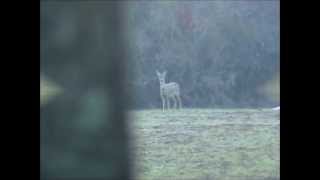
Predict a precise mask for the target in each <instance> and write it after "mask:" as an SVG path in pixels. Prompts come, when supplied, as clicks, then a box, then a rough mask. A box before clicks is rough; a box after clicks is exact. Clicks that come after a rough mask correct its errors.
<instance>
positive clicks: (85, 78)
mask: <svg viewBox="0 0 320 180" xmlns="http://www.w3.org/2000/svg"><path fill="white" fill-rule="evenodd" d="M121 8H122V7H121V4H119V3H115V2H109V1H107V2H104V1H101V2H100V1H97V2H89V1H88V2H87V1H75V2H73V1H70V2H69V1H64V2H63V1H62V2H59V1H58V2H57V1H42V2H41V23H40V25H41V39H40V42H41V48H40V50H41V74H42V75H44V76H46V78H48V79H49V80H50V81H51V83H53V84H54V87H55V89H54V90H52V89H50V87H53V86H48V87H47V86H45V87H44V86H43V85H47V84H46V83H41V93H42V92H44V93H43V94H41V104H40V109H41V119H40V120H41V122H40V124H41V127H40V133H41V134H40V135H41V136H40V137H41V140H40V151H41V154H40V163H41V164H40V176H41V179H42V180H46V179H55V180H59V179H93V180H94V179H122V180H126V179H131V174H130V166H129V150H128V136H129V134H128V131H127V125H126V121H125V112H126V111H125V110H126V104H127V102H126V101H127V96H126V94H125V93H124V91H125V90H124V81H125V66H124V60H125V54H126V53H125V51H124V50H125V46H124V44H125V43H123V40H122V36H123V33H122V29H123V27H122V24H121V22H122V17H121V14H122V12H121V11H122V10H121ZM51 85H52V84H51ZM57 87H59V90H62V91H59V93H58V94H57V93H52V92H56V90H57V89H56V88H57ZM49 92H50V93H49ZM51 94H54V96H53V95H52V96H51ZM49 96H50V99H49V98H46V99H44V97H49ZM43 102H45V103H43Z"/></svg>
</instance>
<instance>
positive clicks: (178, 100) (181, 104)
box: [176, 95, 182, 109]
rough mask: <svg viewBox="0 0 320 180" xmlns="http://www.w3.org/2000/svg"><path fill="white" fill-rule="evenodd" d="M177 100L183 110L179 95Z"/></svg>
mask: <svg viewBox="0 0 320 180" xmlns="http://www.w3.org/2000/svg"><path fill="white" fill-rule="evenodd" d="M176 98H177V100H178V103H179V109H181V108H182V104H181V98H180V96H179V95H178V96H176Z"/></svg>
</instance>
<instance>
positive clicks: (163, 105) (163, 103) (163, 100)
mask: <svg viewBox="0 0 320 180" xmlns="http://www.w3.org/2000/svg"><path fill="white" fill-rule="evenodd" d="M161 100H162V111H164V108H165V104H166V101H165V98H163V97H161Z"/></svg>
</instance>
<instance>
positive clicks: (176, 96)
mask: <svg viewBox="0 0 320 180" xmlns="http://www.w3.org/2000/svg"><path fill="white" fill-rule="evenodd" d="M157 75H158V78H159V82H160V97H161V100H162V110H163V111H164V109H165V107H166V106H167V109H170V100H173V101H174V108H177V102H178V105H179V108H181V106H182V104H181V98H180V86H179V84H178V83H175V82H170V83H166V82H165V77H166V72H163V73H159V72H158V71H157Z"/></svg>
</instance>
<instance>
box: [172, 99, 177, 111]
mask: <svg viewBox="0 0 320 180" xmlns="http://www.w3.org/2000/svg"><path fill="white" fill-rule="evenodd" d="M172 99H173V101H174V109H177V99H176V97H175V96H173V98H172Z"/></svg>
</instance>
